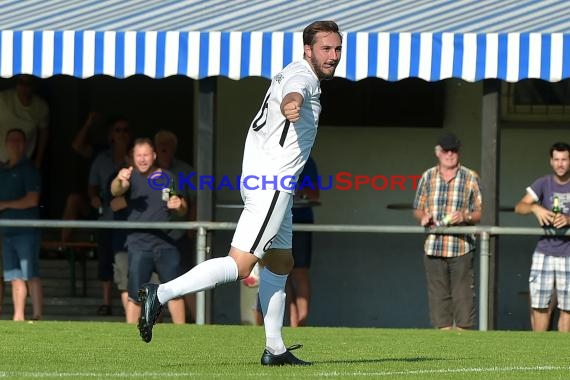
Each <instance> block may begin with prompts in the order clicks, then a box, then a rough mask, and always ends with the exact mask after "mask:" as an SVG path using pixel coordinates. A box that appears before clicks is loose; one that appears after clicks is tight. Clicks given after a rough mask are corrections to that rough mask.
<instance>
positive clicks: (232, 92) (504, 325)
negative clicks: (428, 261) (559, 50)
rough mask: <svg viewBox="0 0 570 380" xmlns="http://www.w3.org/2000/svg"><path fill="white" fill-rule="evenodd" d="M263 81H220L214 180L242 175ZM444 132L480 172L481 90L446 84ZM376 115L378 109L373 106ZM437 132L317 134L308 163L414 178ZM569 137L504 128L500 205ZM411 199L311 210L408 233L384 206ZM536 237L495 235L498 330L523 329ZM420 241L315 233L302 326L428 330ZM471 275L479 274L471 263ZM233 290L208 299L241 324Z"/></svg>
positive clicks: (223, 319) (378, 197)
mask: <svg viewBox="0 0 570 380" xmlns="http://www.w3.org/2000/svg"><path fill="white" fill-rule="evenodd" d="M267 85H268V81H266V80H263V79H259V78H250V79H248V80H245V81H239V82H235V81H231V80H227V79H223V78H222V79H220V80H219V84H218V86H219V87H218V88H219V97H218V107H219V110H218V113H217V118H218V119H217V121H218V123H217V131H216V132H217V135H216V139H217V141H216V144H217V146H216V173H217V175H223V174H227V175H237V174H239V172H240V164H241V157H242V149H243V142H244V139H245V134H246V131H247V128H248V126H249V123H250V121H251V118H252V117H253V115H254V113H255V112H256V111H257V108H258V107H259V104H260V103H261V101H262V98H263V95H264V93H265V91H266V89H267ZM446 90H447V97H446V99H447V100H446V101H447V105H446V113H445V122H444V124H445V125H444V128H445V129H446V130H450V131H453V132H455V133H456V134H457V135H458V136H459V137H460V139H461V140H462V142H463V145H464V148H463V150H462V156H461V161H462V163H463V164H464V165H465V166H468V167H470V168H472V169H475V170H477V171H480V167H481V153H480V152H481V137H480V136H481V96H482V85H481V83H466V82H463V81H458V80H449V81H446ZM378 106H379V107H381V106H382V105H381V104H379V105H378ZM441 133H442V129H440V128H432V129H420V128H388V127H382V128H370V127H366V128H358V127H330V126H320V127H319V133H318V137H317V142H316V144H315V147H314V149H313V156H314V158H315V160H316V162H317V165H318V168H319V171H320V174H321V175H324V176H326V175H330V174H332V175H334V174H335V173H338V172H340V171H346V172H350V173H354V174H365V175H376V174H382V175H385V176H387V177H389V176H391V175H409V174H421V173H422V172H423V170H425V169H426V168H428V167H430V166H432V165H434V163H435V157H434V155H433V146H434V145H435V140H436V139H437V137H438V136H439V135H440V134H441ZM564 139H566V140H568V133H567V132H565V131H562V130H551V129H550V130H549V129H546V130H544V129H538V128H537V129H521V128H519V129H505V130H503V131H502V144H501V158H500V165H501V179H500V186H501V195H500V203H501V205H504V206H513V205H514V204H515V203H516V202H517V201H518V200H519V199H520V198H521V197H522V196H523V194H524V189H525V187H526V186H527V185H528V184H529V183H530V182H532V180H533V179H534V178H536V177H537V176H539V175H542V174H544V173H547V172H548V171H549V166H548V148H549V146H550V145H551V143H552V142H553V141H554V140H564ZM413 196H414V191H413V189H412V188H411V186H409V188H408V186H406V190H397V191H387V190H384V191H375V190H373V189H372V188H370V187H368V188H363V189H361V190H359V191H354V190H350V191H339V190H330V191H322V192H321V199H322V206H320V207H318V208H316V209H315V214H316V221H317V223H319V224H372V225H414V221H413V219H412V216H411V211H410V210H392V209H388V208H387V206H388V205H390V204H400V203H408V204H409V203H411V202H412V200H413ZM216 201H217V202H218V203H239V202H240V198H239V194H238V193H237V192H231V191H226V190H224V191H222V192H219V193H218V194H217V200H216ZM238 216H239V211H236V210H227V209H220V208H218V209H217V210H216V220H218V221H236V220H237V218H238ZM500 223H501V225H508V226H535V225H536V223H535V221H534V220H533V218H532V217H520V216H516V215H514V214H513V213H512V212H504V213H501V215H500ZM230 240H231V233H217V234H216V236H215V238H214V252H215V254H216V255H218V256H220V255H225V254H226V253H227V248H228V246H229V242H230ZM535 242H536V238H533V237H530V238H524V237H502V238H501V239H500V244H499V251H498V254H499V263H498V276H499V277H498V300H497V303H498V304H497V319H498V323H497V327H498V328H500V329H526V328H528V327H529V321H528V303H527V298H526V297H527V294H526V291H527V287H528V269H529V265H530V261H529V260H530V255H531V253H532V250H533V248H534V244H535ZM422 244H423V236H414V235H386V234H379V235H374V234H348V233H347V234H344V233H336V234H334V233H318V234H314V251H313V265H312V269H311V274H312V279H313V300H312V310H311V315H310V318H309V323H310V324H312V325H320V326H340V325H343V326H379V327H429V318H428V310H427V300H426V298H427V296H426V291H425V285H424V283H425V277H424V273H423V266H422ZM475 267H476V268H478V261H477V260H476V263H475ZM239 293H240V289H239V285H237V284H236V285H232V286H227V287H223V288H219V289H217V290H216V291H215V292H214V297H215V298H214V299H215V302H214V305H215V313H214V320H215V321H216V322H220V323H239V322H240V313H239V304H238V302H237V299H239Z"/></svg>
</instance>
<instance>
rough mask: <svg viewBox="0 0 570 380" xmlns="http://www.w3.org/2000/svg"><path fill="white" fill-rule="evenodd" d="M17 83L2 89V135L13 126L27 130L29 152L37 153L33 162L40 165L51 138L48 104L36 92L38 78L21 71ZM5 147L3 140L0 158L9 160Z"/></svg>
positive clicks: (0, 101) (27, 153) (0, 146)
mask: <svg viewBox="0 0 570 380" xmlns="http://www.w3.org/2000/svg"><path fill="white" fill-rule="evenodd" d="M15 80H16V87H15V88H14V89H9V90H5V91H2V92H0V138H1V139H4V137H5V134H6V132H7V131H9V130H10V129H21V130H22V131H24V133H25V134H26V140H27V142H28V145H27V147H26V156H27V157H28V158H31V157H32V155H34V151H35V159H34V165H35V166H36V168H40V166H41V163H42V160H43V158H44V153H45V149H46V145H47V141H48V129H47V127H48V123H49V108H48V105H47V103H46V102H45V100H43V99H42V98H40V97H39V96H38V95H36V94H35V93H34V87H35V83H34V82H35V78H34V77H33V76H31V75H25V74H22V75H18V76H17V77H16V78H15ZM6 160H7V156H6V149H5V147H4V144H0V162H6Z"/></svg>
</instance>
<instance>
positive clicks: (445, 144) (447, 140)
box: [437, 132, 461, 150]
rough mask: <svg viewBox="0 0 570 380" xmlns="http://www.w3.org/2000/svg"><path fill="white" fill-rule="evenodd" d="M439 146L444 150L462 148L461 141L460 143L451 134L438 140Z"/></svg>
mask: <svg viewBox="0 0 570 380" xmlns="http://www.w3.org/2000/svg"><path fill="white" fill-rule="evenodd" d="M437 145H439V146H441V148H442V149H443V150H459V148H460V147H461V141H459V139H458V138H457V136H455V135H454V134H453V133H451V132H449V133H446V134H444V135H443V136H441V137H440V138H439V139H438V140H437Z"/></svg>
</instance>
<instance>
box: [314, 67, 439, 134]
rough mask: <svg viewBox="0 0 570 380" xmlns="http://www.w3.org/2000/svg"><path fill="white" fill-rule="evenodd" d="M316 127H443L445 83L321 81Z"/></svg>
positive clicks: (373, 79) (420, 81)
mask: <svg viewBox="0 0 570 380" xmlns="http://www.w3.org/2000/svg"><path fill="white" fill-rule="evenodd" d="M321 88H322V94H321V104H322V107H323V110H322V112H321V117H320V122H319V124H320V125H322V126H367V127H368V126H369V127H425V128H441V127H442V126H443V117H444V107H445V86H444V82H442V81H440V82H426V81H424V80H422V79H416V78H410V79H405V80H401V81H398V82H388V81H385V80H382V79H379V78H366V79H363V80H360V81H358V82H353V81H349V80H347V79H343V78H334V79H332V80H329V81H323V82H321Z"/></svg>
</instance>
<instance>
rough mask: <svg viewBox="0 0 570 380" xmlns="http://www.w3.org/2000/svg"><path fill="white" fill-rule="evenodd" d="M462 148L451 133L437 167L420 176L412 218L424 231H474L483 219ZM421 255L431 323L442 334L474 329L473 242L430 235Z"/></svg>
mask: <svg viewBox="0 0 570 380" xmlns="http://www.w3.org/2000/svg"><path fill="white" fill-rule="evenodd" d="M460 147H461V142H460V141H459V139H458V138H457V137H456V136H455V135H454V134H452V133H448V134H445V135H444V136H442V137H441V138H440V139H439V140H438V141H437V145H436V147H435V156H436V157H437V159H438V164H437V165H436V166H434V167H432V168H430V169H428V170H426V171H425V172H424V173H423V175H422V178H421V180H420V183H419V185H418V189H417V192H416V197H415V199H414V217H415V218H416V219H417V220H418V221H419V222H420V224H421V225H422V226H424V227H431V226H445V225H453V226H463V225H472V224H476V223H478V222H479V221H480V219H481V193H480V191H479V177H478V175H477V173H475V172H474V171H473V170H470V169H468V168H466V167H465V166H462V165H461V164H460V163H459V148H460ZM424 249H425V256H424V265H425V271H426V280H427V288H428V301H429V308H430V317H431V323H432V324H433V326H434V327H436V328H439V329H442V330H450V329H452V328H453V327H454V326H455V327H456V328H457V329H469V328H471V327H473V325H474V324H475V299H474V298H475V297H474V292H473V287H474V274H473V252H474V250H475V244H474V238H473V236H471V235H445V234H438V235H436V234H429V235H428V236H427V238H426V241H425V245H424Z"/></svg>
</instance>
